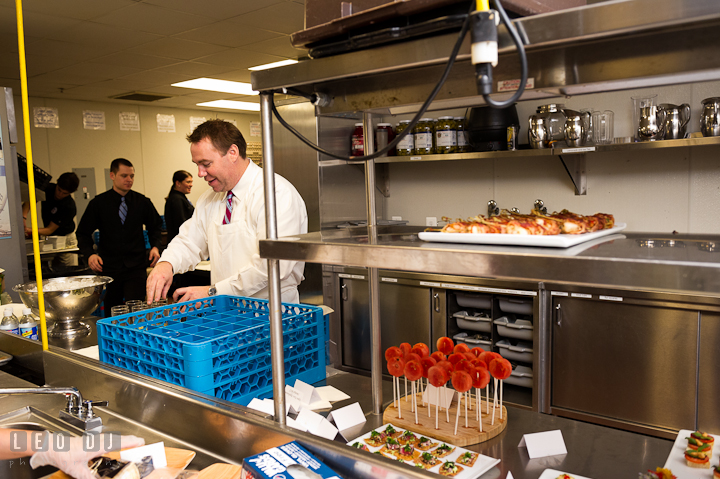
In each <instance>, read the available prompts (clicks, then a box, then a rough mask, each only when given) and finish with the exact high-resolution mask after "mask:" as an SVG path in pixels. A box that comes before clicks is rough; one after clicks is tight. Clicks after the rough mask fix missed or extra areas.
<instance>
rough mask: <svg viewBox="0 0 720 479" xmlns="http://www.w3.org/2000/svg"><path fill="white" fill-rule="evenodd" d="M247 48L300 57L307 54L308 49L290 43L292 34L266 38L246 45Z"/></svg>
mask: <svg viewBox="0 0 720 479" xmlns="http://www.w3.org/2000/svg"><path fill="white" fill-rule="evenodd" d="M245 48H247V49H251V50H253V51H256V52H260V53H267V54H268V55H277V56H281V57H285V58H294V59H299V58H303V57H305V56H307V50H304V49H301V48H295V47H293V46H292V43H290V36H289V35H285V36H282V37H280V38H273V39H272V40H265V41H262V42H258V43H253V44H252V45H247V46H245Z"/></svg>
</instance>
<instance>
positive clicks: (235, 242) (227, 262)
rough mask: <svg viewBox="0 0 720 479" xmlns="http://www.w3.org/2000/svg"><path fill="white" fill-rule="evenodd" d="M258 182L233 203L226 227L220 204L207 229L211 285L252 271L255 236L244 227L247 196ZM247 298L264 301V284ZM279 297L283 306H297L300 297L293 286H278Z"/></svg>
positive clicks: (265, 286)
mask: <svg viewBox="0 0 720 479" xmlns="http://www.w3.org/2000/svg"><path fill="white" fill-rule="evenodd" d="M258 181H262V175H256V176H255V178H254V179H253V181H252V183H251V184H250V187H249V188H248V189H247V193H246V194H245V197H244V198H243V199H242V201H239V202H234V203H235V206H234V207H233V211H232V220H231V223H230V224H227V225H224V224H222V220H223V217H224V216H225V208H226V206H225V201H224V200H223V203H222V207H221V209H220V214H219V215H218V216H216V217H215V219H214V221H213V222H212V225H211V226H210V228H209V231H208V252H209V253H210V261H211V272H210V282H211V284H215V283H218V282H220V281H223V280H225V279H228V278H230V277H235V276H237V275H238V273H239V272H241V271H245V270H246V269H248V268H252V267H253V257H255V256H256V255H259V249H258V248H259V247H258V239H257V235H256V234H255V230H254V229H253V228H251V227H250V226H249V225H248V224H247V216H248V205H249V203H250V194H251V193H252V192H253V191H255V187H256V184H257V183H258ZM238 199H239V198H238ZM263 261H266V260H263ZM248 296H253V297H256V298H265V299H267V298H268V289H267V281H266V282H265V285H263V287H262V288H261V289H260V290H258V291H257V292H254V293H252V294H248ZM280 296H281V301H282V302H284V303H299V302H300V294H299V293H298V290H297V287H296V286H295V285H289V286H286V287H282V285H281V290H280Z"/></svg>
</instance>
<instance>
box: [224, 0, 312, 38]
mask: <svg viewBox="0 0 720 479" xmlns="http://www.w3.org/2000/svg"><path fill="white" fill-rule="evenodd" d="M304 11H305V8H304V7H303V6H302V5H299V4H297V3H293V2H284V3H279V4H275V5H272V6H269V7H264V8H262V9H260V10H255V11H254V12H250V13H246V14H244V15H240V16H237V17H234V18H232V19H231V20H230V21H231V22H233V23H237V24H238V25H243V26H257V25H265V26H264V28H267V29H268V30H272V31H273V32H278V33H284V34H286V35H289V34H291V33H295V32H298V31H300V30H302V29H303V25H304V24H305V20H304ZM268 18H272V22H267V19H268Z"/></svg>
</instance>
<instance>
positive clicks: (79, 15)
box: [2, 0, 135, 20]
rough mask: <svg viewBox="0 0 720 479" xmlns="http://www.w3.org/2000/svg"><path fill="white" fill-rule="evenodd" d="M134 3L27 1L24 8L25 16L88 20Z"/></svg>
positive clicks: (110, 0) (113, 0) (129, 0)
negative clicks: (33, 13) (36, 13)
mask: <svg viewBox="0 0 720 479" xmlns="http://www.w3.org/2000/svg"><path fill="white" fill-rule="evenodd" d="M134 3H135V1H134V0H30V1H27V0H26V1H25V2H23V7H22V8H23V16H25V15H27V14H29V13H30V12H39V13H43V14H45V15H51V16H53V17H61V18H75V19H79V20H88V19H90V18H93V17H95V16H98V15H105V14H107V13H109V12H112V11H113V10H118V9H120V8H123V7H126V6H128V5H132V4H134ZM2 5H6V6H11V7H13V8H14V7H15V2H14V1H13V0H3V2H2Z"/></svg>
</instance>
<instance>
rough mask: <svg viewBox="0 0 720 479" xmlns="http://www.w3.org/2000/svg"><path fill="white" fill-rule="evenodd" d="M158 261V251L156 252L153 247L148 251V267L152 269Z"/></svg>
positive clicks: (155, 248)
mask: <svg viewBox="0 0 720 479" xmlns="http://www.w3.org/2000/svg"><path fill="white" fill-rule="evenodd" d="M159 259H160V251H158V249H157V247H155V246H153V247H152V249H151V250H150V261H151V263H150V267H151V268H154V267H155V265H156V264H157V262H158V260H159Z"/></svg>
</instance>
